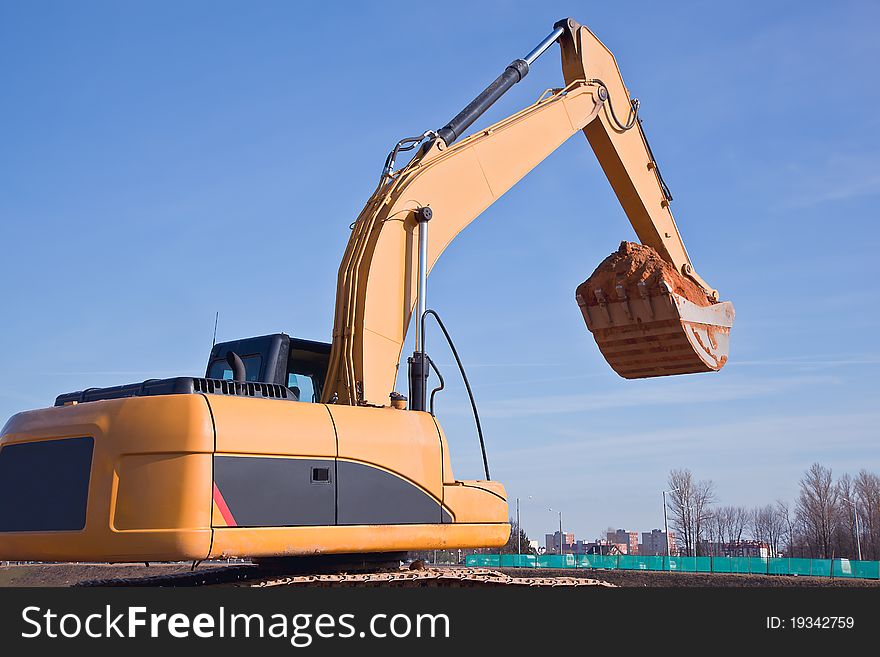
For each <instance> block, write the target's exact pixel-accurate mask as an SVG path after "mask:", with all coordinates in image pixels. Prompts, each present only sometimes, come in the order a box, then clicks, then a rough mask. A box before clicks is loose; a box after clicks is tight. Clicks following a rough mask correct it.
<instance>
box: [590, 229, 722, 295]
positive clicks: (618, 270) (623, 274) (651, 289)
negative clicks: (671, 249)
mask: <svg viewBox="0 0 880 657" xmlns="http://www.w3.org/2000/svg"><path fill="white" fill-rule="evenodd" d="M663 280H665V281H666V282H667V283H668V284H669V286H670V287H671V288H672V291H673V292H675V293H676V294H678V295H681V296H683V297H684V298H685V299H687V300H688V301H691V302H693V303H695V304H697V305H699V306H710V305H712V302H711V301H709V299H708V298H707V297H706V292H705V291H704V290H703V289H702V288H701V287H700V286H699V285H697V284H696V283H694V282H693V281H691V280H690V279H688V278H685V277H684V276H683V275H682V274H679V273H678V272H677V271H676V270H675V267H673V266H672V265H671V264H670V263H668V262H666V261H665V260H664V259H663V258H661V257H660V254H659V253H657V252H656V251H655V250H654V249H652V248H651V247H650V246H645V245H644V244H636V243H635V242H621V243H620V248H618V249H617V251H615V252H614V253H612V254H611V255H610V256H608V257H607V258H605V259H604V260H603V261H602V262H601V263H600V264H599V266H598V267H596V271H594V272H593V273H592V274H591V275H590V277H589V278H588V279H587V280H585V281H584V282H583V283H581V284H580V285H578V287H577V294H579V295H580V296H581V298H582V299H583V300H584V302H585V303H586V304H587V305H588V306H597V305H599V301H598V300H597V299H596V294H595V291H596V290H597V289H601V290H602V291H603V292H604V293H605V298H606V299H607V300H608V301H617V300H618V296H617V286H618V285H623V287H624V289H625V290H626V295H627V297H628V298H630V299H638V298H640V294H639V289H638V283H639V282H640V281H644V282H645V285H646V286H647V288H648V294H649V295H651V296H654V295H658V294H663V293H664V291H663V289H662V288H661V287H660V282H661V281H663Z"/></svg>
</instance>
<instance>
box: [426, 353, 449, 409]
mask: <svg viewBox="0 0 880 657" xmlns="http://www.w3.org/2000/svg"><path fill="white" fill-rule="evenodd" d="M425 358H427V359H428V365H430V366H431V369H432V370H434V373H435V374H436V375H437V378H438V379H440V385H439V386H437V387H436V388H434V389H433V390H432V391H431V397H430V399H431V402H430V406H429V407H430V409H431V415H434V395H436V394H437V393H438V392H440V391H441V390H443V388H445V387H446V382H445V381H444V380H443V375H442V374H440V370H438V369H437V366H436V365H434V361H433V360H431V358H430V357H429V356H427V355H426V356H425Z"/></svg>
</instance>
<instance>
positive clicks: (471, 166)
mask: <svg viewBox="0 0 880 657" xmlns="http://www.w3.org/2000/svg"><path fill="white" fill-rule="evenodd" d="M555 41H559V42H560V44H561V48H562V62H563V74H564V77H565V81H566V86H565V87H564V88H562V89H555V90H551V91H548V92H546V93H545V94H544V95H543V96H542V97H541V98H540V99H539V100H538V101H537V102H536V103H534V104H533V105H530V106H529V107H526V108H525V109H523V110H521V111H520V112H518V113H516V114H514V115H512V116H510V117H508V118H506V119H503V120H502V121H499V122H498V123H496V124H494V125H492V126H490V127H488V128H486V129H483V130H480V131H478V132H476V133H474V134H472V135H470V136H469V137H467V138H465V139H463V140H461V141H458V142H457V143H453V142H454V141H455V140H456V139H458V138H459V137H460V135H461V134H462V133H463V132H464V130H466V129H467V127H468V126H470V125H471V123H473V121H474V120H475V119H476V118H477V117H478V116H479V115H480V114H481V113H482V112H483V111H485V110H486V109H487V108H488V107H489V106H490V105H491V104H492V103H493V102H495V100H497V98H499V97H500V96H501V95H502V94H503V93H504V92H505V91H506V90H507V89H509V88H510V87H511V86H513V84H515V83H516V82H518V81H519V80H520V79H522V77H523V76H524V75H526V74H527V73H528V68H529V65H530V64H531V62H532V61H534V59H535V58H536V57H537V56H538V55H540V54H541V52H543V51H544V50H546V48H547V47H549V46H550V45H551V44H552V43H554V42H555ZM578 131H583V132H584V134H585V135H586V136H587V139H588V141H589V143H590V145H591V147H592V148H593V150H594V152H595V154H596V156H597V157H598V159H599V162H600V163H601V165H602V168H603V170H604V172H605V174H606V176H607V177H608V179H609V181H610V182H611V185H612V188H613V189H614V191H615V193H616V194H617V197H618V199H619V200H620V202H621V205H622V206H623V209H624V212H625V213H626V215H627V217H628V218H629V220H630V222H631V224H632V226H633V228H634V229H635V232H636V235H638V237H639V239H640V240H641V241H642V243H643V244H645V245H647V246H649V247H651V248H652V249H654V250H655V251H656V252H657V254H659V256H660V258H662V260H663V261H664V262H666V263H668V264H669V265H671V267H672V268H673V269H674V271H675V272H677V273H678V274H680V275H681V276H683V277H686V278H687V280H688V282H689V283H690V284H692V285H695V286H697V287H698V289H700V290H702V295H701V296H702V298H701V299H698V302H699V303H697V304H693V303H692V302H689V303H691V304H692V305H696V306H698V307H699V308H704V310H701V311H699V312H697V311H694V309H693V308H691V306H690V305H688V304H685V303H682V299H681V298H680V295H677V294H676V293H675V291H674V287H675V286H674V285H671V284H669V282H668V281H667V285H666V287H664V286H662V285H659V282H660V281H658V280H654V279H652V280H651V281H650V282H651V283H653V285H652V287H651V289H650V290H649V292H648V293H647V294H646V298H647V297H657V296H659V297H661V298H658V299H652V301H651V307H650V308H649V309H648V310H644V311H634V310H633V307H632V306H633V305H634V304H633V303H630V298H629V297H628V296H627V297H625V298H624V297H620V296H619V295H617V294H615V293H616V292H618V290H617V289H616V288H617V287H618V285H615V286H614V287H615V289H614V290H604V291H601V290H600V294H599V296H600V297H603V296H604V299H605V300H604V301H603V300H601V299H599V298H597V296H596V294H595V290H592V289H590V290H584V292H588V294H587V297H584V295H583V294H582V295H581V298H580V299H579V304H580V305H581V307H582V309H583V312H584V318H585V320H586V322H587V326H588V328H589V329H590V330H591V331H593V333H594V336H595V337H596V339H597V342H598V344H599V347H600V349H601V350H602V353H603V354H604V355H605V357H606V359H607V360H608V362H609V363H610V364H611V366H612V367H613V368H614V369H615V370H616V371H618V373H620V374H621V375H622V376H626V377H630V378H639V377H645V376H657V375H663V374H678V373H687V372H698V371H710V370H717V369H719V368H720V367H721V366H722V365H723V364H724V362H725V361H726V358H727V336H728V335H729V329H730V324H731V323H732V319H733V307H732V305H731V304H730V303H729V302H725V303H722V304H719V303H717V292H716V291H715V290H714V289H712V288H711V287H710V286H709V285H708V284H707V283H705V281H703V279H702V278H700V277H699V276H698V275H697V274H696V272H695V271H694V268H693V266H692V264H691V262H690V259H689V257H688V254H687V251H686V250H685V248H684V244H683V242H682V239H681V235H680V234H679V232H678V228H677V227H676V225H675V221H674V219H673V217H672V214H671V212H670V210H669V201H670V197H669V194H668V193H667V192H666V187H665V184H663V182H662V178H661V177H660V174H659V170H658V168H657V164H656V162H655V161H654V158H653V156H652V155H651V151H650V148H649V146H648V143H647V140H646V139H645V136H644V133H643V132H642V128H641V124H640V123H639V120H638V105H637V103H633V102H632V101H631V100H630V95H629V92H628V90H627V89H626V86H625V85H624V83H623V79H622V77H621V75H620V72H619V70H618V68H617V64H616V62H615V60H614V57H613V55H612V54H611V52H610V51H608V49H607V48H606V47H605V46H604V45H603V44H602V43H601V42H600V41H599V40H598V39H597V38H596V37H595V36H594V35H593V34H592V32H590V31H589V30H588V29H587V28H586V27H583V26H580V25H578V24H577V23H576V22H575V21H573V20H571V19H568V20H564V21H560V22H559V23H557V24H556V26H554V30H553V32H552V33H551V34H550V35H549V36H548V37H547V38H546V39H544V40H543V41H542V42H541V43H540V44H539V45H538V47H537V48H535V49H534V50H533V51H532V52H531V53H529V55H527V56H526V57H525V58H523V59H518V60H515V61H514V62H513V63H512V64H511V65H510V66H508V67H507V68H506V69H505V71H504V73H502V75H501V76H499V77H498V79H496V80H495V81H494V82H493V83H492V84H491V85H489V87H487V89H486V90H485V91H484V92H483V93H482V94H480V95H479V96H478V97H477V98H476V99H475V100H474V101H473V102H472V103H470V104H469V105H468V106H467V107H466V108H465V109H464V110H463V111H462V112H461V113H460V114H459V115H458V116H456V117H455V118H454V119H453V120H452V121H451V122H450V123H449V124H448V125H446V126H444V127H443V128H441V129H440V130H439V131H437V132H431V131H429V132H426V133H425V135H423V136H422V137H421V138H424V139H426V140H427V141H426V142H425V143H424V144H423V145H422V147H421V149H420V150H419V151H418V153H417V154H416V155H415V156H414V157H413V159H412V160H411V161H410V162H409V163H408V164H407V165H406V166H405V167H404V168H402V169H401V170H399V171H397V172H393V171H391V167H390V166H386V172H385V173H384V174H383V176H382V180H381V182H380V184H379V186H378V187H377V189H376V191H375V192H374V193H373V195H372V196H371V197H370V199H369V200H368V201H367V204H366V206H365V207H364V209H363V211H362V212H361V214H360V215H359V217H358V218H357V220H356V221H355V223H354V225H353V230H352V234H351V238H350V239H349V243H348V246H347V248H346V251H345V255H344V257H343V260H342V263H341V265H340V268H339V276H338V281H337V295H336V303H337V305H336V316H335V322H334V329H333V346H332V350H331V356H330V365H329V370H328V375H327V383H328V385H327V387H326V388H325V391H324V397H323V401H325V402H329V401H334V400H335V402H336V403H341V404H367V405H377V406H381V405H387V403H388V398H389V393H391V392H392V391H393V389H394V384H395V380H396V378H397V371H398V367H399V363H400V357H401V351H402V347H403V342H404V339H405V337H406V332H407V327H408V326H409V323H410V319H411V316H412V312H413V309H414V306H415V303H416V300H417V296H418V287H419V285H418V282H419V281H418V263H419V253H418V243H419V233H420V232H421V231H422V230H423V227H425V228H426V226H427V222H420V221H419V216H420V212H422V210H423V209H424V208H429V209H430V211H431V213H430V216H431V217H432V219H431V221H430V240H425V242H426V263H425V270H426V271H430V269H431V267H432V266H433V265H434V263H435V262H436V261H437V259H438V258H439V257H440V255H441V254H442V253H443V251H444V250H445V249H446V247H447V246H448V245H449V244H450V242H451V241H452V240H453V239H454V238H455V236H456V235H458V233H459V232H461V230H463V229H464V228H465V227H466V226H467V225H468V224H469V223H470V222H471V221H473V220H474V219H476V217H478V216H479V215H480V214H481V213H482V212H483V211H484V210H485V209H486V208H488V207H489V206H490V205H491V204H492V203H494V202H495V201H496V200H497V199H498V198H499V197H500V196H501V195H503V194H504V193H505V192H507V190H508V189H510V188H511V187H512V186H513V185H515V184H516V183H517V182H518V181H519V180H520V179H522V178H523V177H524V176H525V175H526V174H527V173H528V172H529V171H531V170H532V169H533V168H534V167H535V166H537V165H538V164H539V163H540V162H541V161H542V160H543V159H544V158H546V157H547V156H548V155H550V153H552V152H553V151H555V150H556V149H557V148H558V147H559V146H560V145H561V144H562V143H563V142H565V141H566V140H567V139H568V138H569V137H571V136H572V135H573V134H575V133H576V132H578ZM421 138H415V139H411V140H404V141H408V142H418V141H419V139H421ZM401 143H403V142H401ZM398 146H400V145H398ZM410 147H411V146H410ZM396 153H397V149H395V151H394V152H393V153H392V155H391V156H389V163H393V161H394V157H395V156H396ZM655 279H656V277H655ZM617 283H618V284H620V285H619V286H620V288H621V289H622V290H623V294H624V295H626V294H627V289H628V288H633V289H636V282H634V281H631V280H621V281H617ZM667 288H668V289H669V290H670V292H668V293H667V291H666V289H667ZM579 290H580V288H579ZM606 294H609V295H610V294H615V296H614V297H613V298H611V297H610V296H605V295H606ZM642 301H644V299H642ZM684 301H687V300H686V299H684ZM646 303H647V301H646ZM593 305H595V306H597V312H594V313H591V312H590V310H589V307H590V306H593ZM593 315H595V317H593Z"/></svg>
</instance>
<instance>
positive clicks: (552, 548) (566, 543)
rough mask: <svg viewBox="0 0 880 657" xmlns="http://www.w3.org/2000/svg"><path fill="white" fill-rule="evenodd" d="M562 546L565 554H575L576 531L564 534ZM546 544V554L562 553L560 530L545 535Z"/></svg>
mask: <svg viewBox="0 0 880 657" xmlns="http://www.w3.org/2000/svg"><path fill="white" fill-rule="evenodd" d="M562 536H563V538H562V539H561V540H562V548H563V550H564V552H565V554H573V553H574V547H575V542H574V533H573V532H565V533H564V534H562ZM544 545H545V546H546V551H545V553H546V554H561V552H560V551H559V547H560V534H559V532H553V533H552V534H545V535H544Z"/></svg>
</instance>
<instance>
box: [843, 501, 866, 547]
mask: <svg viewBox="0 0 880 657" xmlns="http://www.w3.org/2000/svg"><path fill="white" fill-rule="evenodd" d="M841 499H843V501H844V502H846V503H847V504H849V505H850V506H851V507H852V509H853V520H854V521H855V523H856V549H857V550H858V553H859V561H861V560H862V538H861V536H859V534H861V531H859V513H858V510H857V509H856V505H855V502H853V501H852V500H850V499H848V498H846V497H842V498H841Z"/></svg>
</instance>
